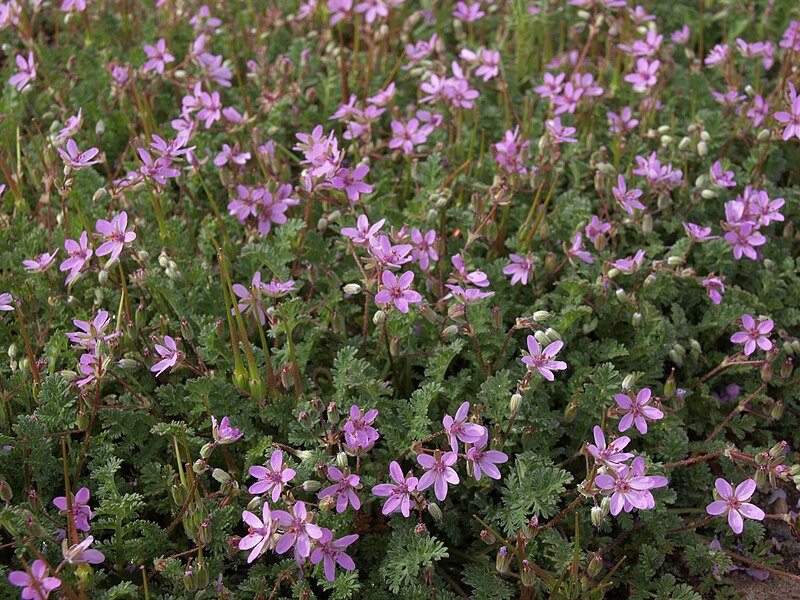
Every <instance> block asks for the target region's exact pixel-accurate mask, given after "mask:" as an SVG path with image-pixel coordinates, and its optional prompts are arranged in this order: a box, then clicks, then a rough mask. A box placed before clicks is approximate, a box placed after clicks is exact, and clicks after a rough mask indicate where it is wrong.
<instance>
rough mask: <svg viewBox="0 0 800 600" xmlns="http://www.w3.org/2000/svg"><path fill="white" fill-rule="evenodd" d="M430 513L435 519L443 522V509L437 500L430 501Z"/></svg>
mask: <svg viewBox="0 0 800 600" xmlns="http://www.w3.org/2000/svg"><path fill="white" fill-rule="evenodd" d="M427 508H428V513H430V515H431V516H432V517H433V519H434V520H435V521H437V522H439V523H441V522H442V520H443V519H444V516H443V515H442V509H441V508H439V505H438V504H436V503H435V502H428V507H427Z"/></svg>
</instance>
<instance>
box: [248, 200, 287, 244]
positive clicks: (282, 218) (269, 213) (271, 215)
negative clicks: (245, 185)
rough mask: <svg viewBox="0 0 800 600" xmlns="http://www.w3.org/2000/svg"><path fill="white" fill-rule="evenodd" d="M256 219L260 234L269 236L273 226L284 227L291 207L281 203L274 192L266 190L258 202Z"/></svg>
mask: <svg viewBox="0 0 800 600" xmlns="http://www.w3.org/2000/svg"><path fill="white" fill-rule="evenodd" d="M255 210H256V218H257V219H258V233H260V234H261V235H269V232H270V231H271V230H272V224H273V223H274V224H275V225H283V224H284V223H286V221H287V220H288V218H287V216H286V211H287V210H289V205H288V204H286V203H285V202H281V201H280V200H279V199H278V198H277V197H276V196H273V194H272V192H270V191H268V190H264V193H263V194H261V195H260V196H259V197H258V198H257V200H256V206H255Z"/></svg>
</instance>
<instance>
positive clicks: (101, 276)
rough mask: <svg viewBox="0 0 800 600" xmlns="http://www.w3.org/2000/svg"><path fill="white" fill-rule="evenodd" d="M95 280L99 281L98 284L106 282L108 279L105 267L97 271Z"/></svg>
mask: <svg viewBox="0 0 800 600" xmlns="http://www.w3.org/2000/svg"><path fill="white" fill-rule="evenodd" d="M97 281H99V282H100V285H105V284H106V282H107V281H108V271H106V270H105V269H100V270H99V271H98V272H97Z"/></svg>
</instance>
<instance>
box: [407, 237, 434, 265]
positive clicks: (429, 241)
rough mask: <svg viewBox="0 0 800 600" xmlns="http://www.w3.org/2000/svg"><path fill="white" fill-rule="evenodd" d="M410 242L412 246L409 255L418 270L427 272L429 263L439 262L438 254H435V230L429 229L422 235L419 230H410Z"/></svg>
mask: <svg viewBox="0 0 800 600" xmlns="http://www.w3.org/2000/svg"><path fill="white" fill-rule="evenodd" d="M411 241H412V242H413V244H414V249H413V250H412V251H411V255H412V256H413V257H414V260H416V261H417V264H418V265H419V268H420V269H422V270H423V271H427V270H428V267H430V266H431V262H436V261H438V260H439V253H438V252H436V230H435V229H429V230H428V231H427V233H424V234H423V233H422V232H421V231H420V230H419V229H412V230H411Z"/></svg>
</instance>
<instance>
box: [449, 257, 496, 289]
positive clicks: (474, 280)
mask: <svg viewBox="0 0 800 600" xmlns="http://www.w3.org/2000/svg"><path fill="white" fill-rule="evenodd" d="M450 260H451V261H452V263H453V267H455V269H456V275H455V276H453V277H451V278H450V279H448V281H451V280H452V281H456V282H462V283H466V284H469V285H477V286H478V287H487V286H488V285H489V278H488V277H487V276H486V273H484V272H483V271H471V272H468V271H467V265H466V263H465V262H464V258H463V257H462V256H461V255H460V254H454V255H453V256H451V257H450Z"/></svg>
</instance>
